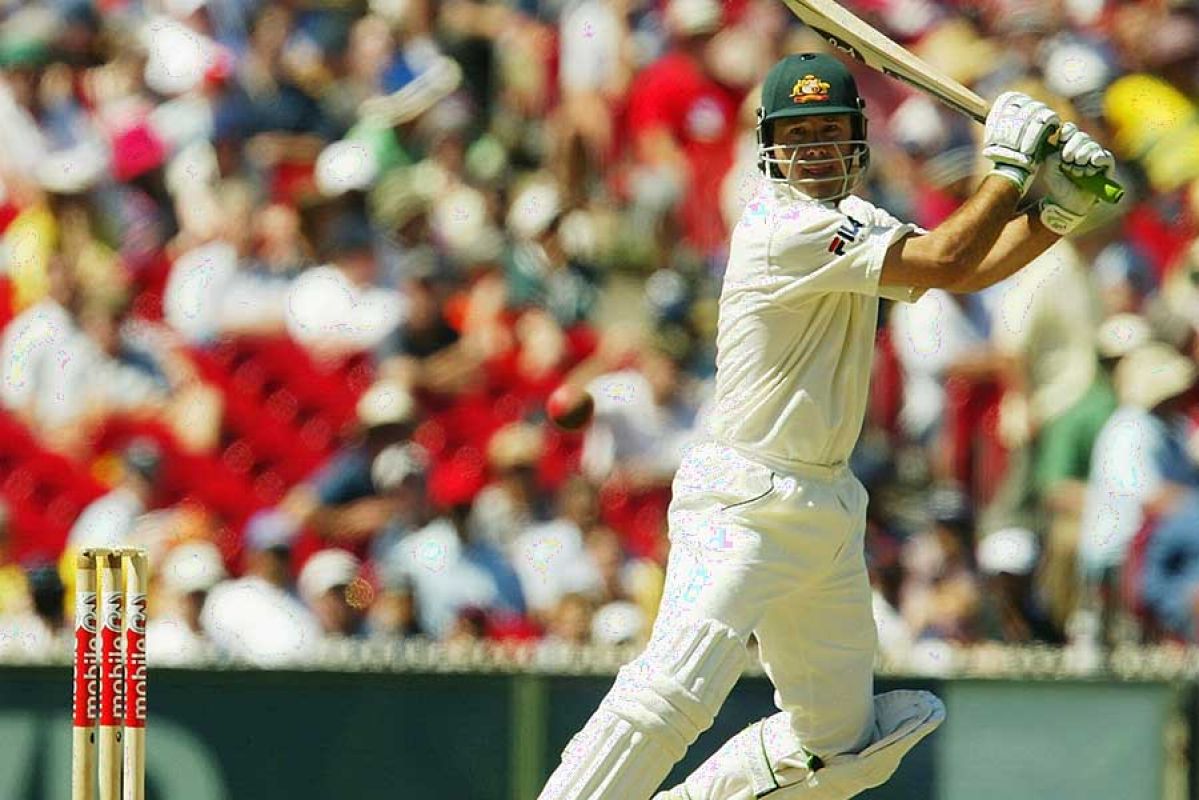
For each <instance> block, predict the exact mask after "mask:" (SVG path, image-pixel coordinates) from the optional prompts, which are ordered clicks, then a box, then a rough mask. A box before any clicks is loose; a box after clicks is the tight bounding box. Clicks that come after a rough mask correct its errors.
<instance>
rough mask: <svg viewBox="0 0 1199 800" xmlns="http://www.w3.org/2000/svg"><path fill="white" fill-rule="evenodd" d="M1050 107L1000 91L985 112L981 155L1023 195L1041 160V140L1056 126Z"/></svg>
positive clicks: (1024, 96) (1014, 93)
mask: <svg viewBox="0 0 1199 800" xmlns="http://www.w3.org/2000/svg"><path fill="white" fill-rule="evenodd" d="M1060 125H1061V118H1060V117H1058V115H1057V114H1056V113H1055V112H1054V111H1053V109H1051V108H1049V107H1048V106H1046V105H1045V104H1044V103H1040V102H1038V101H1036V100H1033V99H1032V98H1031V97H1029V96H1028V95H1025V94H1021V93H1019V92H1004V93H1003V94H1001V95H1000V96H999V98H998V99H996V101H995V104H994V105H993V106H992V107H991V111H990V113H989V114H988V115H987V123H986V134H985V140H984V147H983V155H984V156H986V157H987V158H989V159H990V160H991V161H992V162H993V163H994V164H995V168H994V169H993V170H992V174H998V175H1002V176H1003V177H1005V178H1007V179H1008V180H1011V181H1013V182H1014V183H1015V184H1016V186H1017V187H1018V188H1019V189H1020V193H1021V194H1022V195H1023V194H1024V192H1026V191H1027V190H1028V187H1029V185H1030V184H1031V183H1032V179H1033V177H1034V175H1035V173H1036V171H1037V167H1038V165H1039V164H1040V162H1041V159H1042V155H1043V153H1044V152H1045V143H1046V142H1047V141H1048V139H1049V138H1050V137H1051V136H1052V135H1053V133H1054V132H1055V131H1056V130H1057V129H1058V128H1059V127H1060Z"/></svg>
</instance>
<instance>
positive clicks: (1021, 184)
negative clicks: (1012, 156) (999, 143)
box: [991, 164, 1032, 197]
mask: <svg viewBox="0 0 1199 800" xmlns="http://www.w3.org/2000/svg"><path fill="white" fill-rule="evenodd" d="M991 174H992V175H999V176H1001V177H1004V178H1007V179H1008V180H1009V181H1011V182H1012V183H1014V184H1016V188H1017V189H1019V190H1020V196H1021V197H1023V196H1024V193H1025V192H1027V191H1028V187H1029V186H1031V185H1032V173H1031V172H1029V171H1028V170H1026V169H1024V168H1023V167H1017V166H1016V165H1015V164H996V165H995V166H993V167H991Z"/></svg>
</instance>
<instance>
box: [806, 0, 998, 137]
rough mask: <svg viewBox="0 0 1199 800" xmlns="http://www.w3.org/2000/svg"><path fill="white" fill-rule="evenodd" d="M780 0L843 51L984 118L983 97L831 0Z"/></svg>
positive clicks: (974, 118)
mask: <svg viewBox="0 0 1199 800" xmlns="http://www.w3.org/2000/svg"><path fill="white" fill-rule="evenodd" d="M783 2H784V3H786V4H787V6H788V7H789V8H790V9H791V11H792V12H793V13H794V14H795V16H797V17H799V18H800V19H801V20H803V22H804V24H805V25H807V26H808V27H809V28H811V29H812V30H813V31H815V32H816V33H817V34H819V35H820V36H821V37H823V38H824V39H825V40H826V41H827V42H828V43H829V44H831V45H832V46H833V47H835V48H837V49H838V50H840V51H841V52H843V53H845V54H846V55H848V56H850V57H852V58H854V59H856V60H858V61H861V62H862V63H863V64H865V65H866V66H868V67H870V68H871V69H876V70H878V71H879V72H882V73H884V74H886V75H890V76H891V77H893V78H897V79H898V80H901V81H903V82H905V83H907V84H910V85H912V86H914V87H915V88H917V89H919V90H920V91H922V92H925V93H927V94H931V95H933V96H934V97H936V98H937V99H938V100H940V101H941V102H942V103H944V104H945V105H947V106H949V107H950V108H952V109H954V110H956V111H959V112H961V113H962V114H965V115H966V116H968V117H970V118H971V119H973V120H976V121H978V122H985V121H986V119H987V111H988V110H989V106H988V104H987V101H985V100H983V99H982V98H981V97H979V96H978V95H977V94H975V93H974V92H972V91H970V90H969V89H967V88H966V87H965V86H963V85H962V84H960V83H958V82H957V81H955V80H954V79H953V78H951V77H949V76H948V75H946V74H945V73H943V72H941V71H940V70H938V69H934V68H933V67H932V66H931V65H929V64H928V62H926V61H925V60H924V59H922V58H920V57H919V56H916V55H914V54H913V53H912V52H910V51H909V50H907V49H905V48H903V47H900V46H899V45H898V44H896V43H895V42H893V41H892V40H891V39H889V38H888V37H886V36H884V35H883V34H881V33H879V32H878V31H877V30H875V29H874V28H872V27H871V26H870V25H868V24H866V23H865V22H863V21H862V20H860V19H858V18H857V17H856V16H854V15H853V14H851V13H850V12H849V11H847V10H846V9H845V8H843V7H842V6H840V5H838V4H837V3H835V2H832V0H783Z"/></svg>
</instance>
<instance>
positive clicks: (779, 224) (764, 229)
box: [738, 178, 844, 237]
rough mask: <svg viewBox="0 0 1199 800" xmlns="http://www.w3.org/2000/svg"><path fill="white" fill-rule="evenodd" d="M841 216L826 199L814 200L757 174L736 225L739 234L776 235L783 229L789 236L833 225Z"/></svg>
mask: <svg viewBox="0 0 1199 800" xmlns="http://www.w3.org/2000/svg"><path fill="white" fill-rule="evenodd" d="M843 219H844V217H843V216H842V214H841V212H840V211H839V210H838V209H837V208H835V207H834V206H832V205H831V204H829V203H818V202H816V201H814V200H811V199H808V198H806V197H803V196H802V195H800V194H798V193H796V192H794V191H793V190H790V189H789V188H788V187H787V186H784V185H778V184H774V183H771V182H770V181H768V180H766V179H765V178H759V179H758V185H757V187H756V190H755V191H754V193H753V196H752V197H751V198H750V200H749V202H748V203H746V205H745V209H744V211H743V212H742V214H741V219H740V222H739V225H738V228H740V233H742V234H743V235H751V236H752V235H763V236H765V235H777V234H778V233H779V232H780V229H783V230H784V232H785V233H786V234H787V235H789V236H801V237H802V236H803V235H805V233H817V232H820V231H823V230H826V229H828V228H829V227H830V226H831V227H833V228H835V227H837V225H839V224H840V222H841V221H842V220H843Z"/></svg>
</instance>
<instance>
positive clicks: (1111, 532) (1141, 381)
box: [1079, 342, 1199, 622]
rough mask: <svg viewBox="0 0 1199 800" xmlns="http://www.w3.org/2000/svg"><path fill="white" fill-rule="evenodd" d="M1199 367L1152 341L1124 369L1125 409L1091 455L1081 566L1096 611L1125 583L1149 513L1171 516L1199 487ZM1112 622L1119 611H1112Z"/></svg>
mask: <svg viewBox="0 0 1199 800" xmlns="http://www.w3.org/2000/svg"><path fill="white" fill-rule="evenodd" d="M1197 377H1199V370H1197V369H1196V366H1195V363H1194V362H1193V361H1191V360H1190V359H1188V358H1186V357H1185V356H1183V355H1181V354H1180V353H1179V352H1178V351H1177V350H1175V349H1173V348H1172V347H1170V346H1168V345H1164V344H1161V343H1158V342H1151V343H1149V344H1146V345H1143V346H1142V347H1139V348H1137V349H1136V350H1134V351H1132V352H1131V353H1129V354H1128V355H1127V356H1125V357H1124V358H1123V359H1122V360H1121V361H1120V363H1119V365H1118V366H1117V367H1116V372H1115V380H1116V394H1117V396H1118V397H1119V400H1120V408H1119V409H1118V410H1117V411H1116V412H1115V413H1114V414H1112V416H1111V417H1110V418H1109V419H1108V421H1107V423H1106V424H1105V425H1104V426H1103V430H1102V431H1101V432H1100V434H1099V438H1098V439H1097V440H1096V442H1095V449H1094V451H1093V453H1092V456H1091V481H1090V485H1089V486H1088V487H1087V493H1086V498H1085V500H1084V503H1083V513H1082V539H1081V542H1080V548H1079V554H1080V566H1081V569H1082V571H1083V576H1084V578H1085V579H1086V582H1087V587H1088V595H1089V597H1087V598H1084V602H1085V603H1087V604H1088V605H1089V606H1090V607H1092V608H1094V607H1096V605H1097V604H1098V602H1099V600H1098V598H1099V597H1101V596H1107V595H1108V594H1110V593H1102V592H1101V591H1100V589H1101V587H1103V586H1105V585H1107V586H1109V588H1111V587H1114V586H1118V585H1119V580H1120V574H1119V573H1120V567H1121V565H1122V564H1123V563H1124V562H1125V559H1126V558H1127V556H1128V547H1129V544H1130V543H1131V542H1132V540H1133V537H1134V536H1136V534H1137V531H1139V530H1140V528H1141V526H1142V525H1143V524H1144V522H1145V519H1146V515H1147V514H1150V515H1158V514H1163V513H1168V512H1169V511H1170V510H1171V509H1172V508H1173V506H1174V505H1175V503H1176V502H1177V500H1178V498H1179V497H1181V496H1182V494H1183V493H1184V492H1186V491H1188V490H1189V489H1193V488H1195V487H1199V468H1197V467H1196V465H1195V462H1194V461H1193V460H1192V459H1191V458H1190V456H1189V454H1188V453H1187V446H1186V445H1187V439H1186V435H1187V431H1186V427H1185V425H1186V419H1185V416H1184V412H1185V410H1186V409H1187V408H1189V407H1190V406H1191V405H1192V404H1193V397H1192V395H1193V392H1192V389H1193V387H1194V385H1195V381H1196V378H1197ZM1104 610H1105V611H1106V612H1108V613H1107V614H1105V619H1107V620H1108V621H1109V622H1110V619H1111V612H1114V611H1115V609H1113V608H1106V609H1104Z"/></svg>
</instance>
